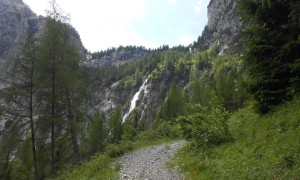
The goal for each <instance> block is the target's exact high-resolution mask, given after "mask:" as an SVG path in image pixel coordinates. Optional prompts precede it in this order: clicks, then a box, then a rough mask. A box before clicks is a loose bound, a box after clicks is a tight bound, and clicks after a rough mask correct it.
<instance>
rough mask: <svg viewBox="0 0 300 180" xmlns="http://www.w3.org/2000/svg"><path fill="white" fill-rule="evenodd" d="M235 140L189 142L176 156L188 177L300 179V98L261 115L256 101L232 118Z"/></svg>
mask: <svg viewBox="0 0 300 180" xmlns="http://www.w3.org/2000/svg"><path fill="white" fill-rule="evenodd" d="M229 128H230V132H231V134H232V135H233V137H234V139H235V140H234V141H233V142H232V143H227V144H223V145H220V146H217V147H214V148H209V149H201V148H199V147H198V148H195V147H192V146H191V145H187V146H186V147H185V148H183V149H182V150H180V151H179V153H178V154H177V155H176V158H175V159H174V160H173V162H172V165H173V166H179V167H180V169H181V171H182V172H183V173H184V174H185V177H186V179H193V180H194V179H195V180H197V179H300V98H299V97H298V98H296V99H295V100H293V101H291V102H287V103H285V104H283V105H281V106H280V107H278V108H277V109H276V110H274V112H272V113H269V114H268V115H265V116H260V115H258V114H257V113H255V112H254V110H253V107H252V105H248V106H247V107H245V108H243V109H241V110H239V111H237V112H236V113H234V114H233V115H232V116H231V118H230V120H229Z"/></svg>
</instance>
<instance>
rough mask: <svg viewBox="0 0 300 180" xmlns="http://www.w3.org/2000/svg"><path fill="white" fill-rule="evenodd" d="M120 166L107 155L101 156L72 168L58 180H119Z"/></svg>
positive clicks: (64, 172)
mask: <svg viewBox="0 0 300 180" xmlns="http://www.w3.org/2000/svg"><path fill="white" fill-rule="evenodd" d="M119 168H120V166H119V165H118V164H117V163H114V162H113V159H112V158H110V157H109V156H107V155H104V154H99V155H95V156H93V157H92V158H91V159H90V160H89V161H87V162H84V163H82V164H81V165H78V166H73V167H70V168H69V169H66V170H64V171H62V172H60V173H59V175H58V177H57V178H55V179H57V180H63V179H72V180H77V179H78V180H93V179H94V180H99V179H107V180H114V179H118V174H117V172H118V170H119Z"/></svg>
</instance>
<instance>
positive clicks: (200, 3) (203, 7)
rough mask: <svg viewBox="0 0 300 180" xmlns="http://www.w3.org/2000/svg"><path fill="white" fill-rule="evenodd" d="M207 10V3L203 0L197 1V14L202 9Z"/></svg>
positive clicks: (195, 6)
mask: <svg viewBox="0 0 300 180" xmlns="http://www.w3.org/2000/svg"><path fill="white" fill-rule="evenodd" d="M204 10H206V6H205V3H204V2H203V0H199V1H197V3H196V4H195V5H194V11H195V13H196V14H200V13H201V12H202V11H204Z"/></svg>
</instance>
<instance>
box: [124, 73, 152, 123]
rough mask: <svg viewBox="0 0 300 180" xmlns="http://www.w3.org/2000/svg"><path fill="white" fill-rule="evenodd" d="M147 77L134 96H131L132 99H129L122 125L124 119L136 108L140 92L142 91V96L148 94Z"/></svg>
mask: <svg viewBox="0 0 300 180" xmlns="http://www.w3.org/2000/svg"><path fill="white" fill-rule="evenodd" d="M149 76H150V75H149ZM149 76H148V77H147V78H146V80H145V81H144V83H143V84H142V86H141V87H140V89H139V90H138V92H136V93H135V95H134V96H133V98H132V99H131V102H130V108H129V111H128V112H127V113H126V114H125V115H124V116H123V120H122V123H124V122H125V121H126V118H127V117H128V116H129V114H130V113H131V112H132V111H133V110H134V108H135V107H136V102H137V100H138V99H139V96H140V94H141V92H143V91H144V94H147V93H148V91H147V82H148V79H149Z"/></svg>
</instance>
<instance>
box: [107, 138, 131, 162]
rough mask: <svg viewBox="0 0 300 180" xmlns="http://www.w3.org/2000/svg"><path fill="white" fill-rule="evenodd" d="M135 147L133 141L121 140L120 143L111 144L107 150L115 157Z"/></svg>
mask: <svg viewBox="0 0 300 180" xmlns="http://www.w3.org/2000/svg"><path fill="white" fill-rule="evenodd" d="M133 149H134V147H133V144H132V142H131V141H121V142H120V143H119V144H109V145H108V146H107V147H106V149H105V151H106V154H107V155H108V156H109V157H111V158H115V157H119V156H121V155H123V154H125V153H126V152H129V151H131V150H133Z"/></svg>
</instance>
